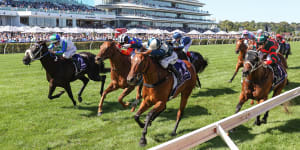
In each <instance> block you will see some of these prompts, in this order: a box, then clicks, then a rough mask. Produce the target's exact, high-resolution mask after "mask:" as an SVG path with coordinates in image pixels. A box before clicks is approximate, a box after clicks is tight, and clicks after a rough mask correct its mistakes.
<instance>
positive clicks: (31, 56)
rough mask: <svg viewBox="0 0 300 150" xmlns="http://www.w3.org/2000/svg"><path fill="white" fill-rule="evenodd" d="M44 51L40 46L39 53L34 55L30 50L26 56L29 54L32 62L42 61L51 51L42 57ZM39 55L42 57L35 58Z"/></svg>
mask: <svg viewBox="0 0 300 150" xmlns="http://www.w3.org/2000/svg"><path fill="white" fill-rule="evenodd" d="M42 49H43V45H42V46H40V49H39V50H38V51H37V52H35V53H34V54H33V53H32V52H31V50H29V49H28V50H26V52H25V54H27V53H29V56H30V58H31V61H32V62H33V61H35V60H40V59H42V58H43V57H45V56H46V55H48V54H49V51H47V52H46V53H44V54H43V55H42V53H41V51H42ZM38 54H40V57H38V58H34V57H35V56H37V55H38Z"/></svg>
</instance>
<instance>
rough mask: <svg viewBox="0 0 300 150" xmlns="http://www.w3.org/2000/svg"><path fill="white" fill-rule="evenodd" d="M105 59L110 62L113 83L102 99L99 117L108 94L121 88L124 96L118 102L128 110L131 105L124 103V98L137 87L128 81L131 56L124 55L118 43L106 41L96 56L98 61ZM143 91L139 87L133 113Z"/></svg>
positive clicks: (140, 86)
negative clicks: (117, 45)
mask: <svg viewBox="0 0 300 150" xmlns="http://www.w3.org/2000/svg"><path fill="white" fill-rule="evenodd" d="M105 59H109V60H110V65H111V72H110V75H111V82H110V83H109V85H108V87H107V88H106V89H105V90H104V92H103V95H102V97H101V99H100V102H99V107H98V116H101V115H102V106H103V102H104V99H105V97H106V95H107V94H108V93H110V92H112V91H115V90H117V89H119V88H122V89H124V90H123V92H122V94H121V95H120V96H119V98H118V101H119V103H120V104H121V105H122V106H123V107H124V108H126V107H128V106H129V105H130V103H129V102H127V103H123V98H124V97H125V96H126V95H128V94H129V93H130V92H131V91H133V90H134V88H135V85H129V84H128V83H127V79H126V78H127V75H128V73H129V70H130V66H131V62H130V56H127V55H123V54H122V53H121V52H120V49H119V48H117V47H116V43H115V42H114V41H105V42H104V43H103V44H102V45H101V47H100V51H99V53H98V55H97V56H96V61H97V62H98V61H100V60H101V61H103V60H105ZM141 89H142V85H139V86H138V88H137V95H136V101H135V102H134V103H133V107H132V109H131V111H134V109H135V107H136V105H137V103H138V101H139V100H140V99H141V94H140V93H141Z"/></svg>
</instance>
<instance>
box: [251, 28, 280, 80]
mask: <svg viewBox="0 0 300 150" xmlns="http://www.w3.org/2000/svg"><path fill="white" fill-rule="evenodd" d="M256 42H257V45H258V50H259V51H260V52H262V53H264V54H267V59H266V61H264V64H266V65H270V66H271V67H272V68H273V71H274V74H275V78H276V75H277V63H278V57H277V53H276V50H277V49H278V43H277V42H276V41H275V40H272V39H270V38H268V36H267V35H265V34H264V33H259V34H258V35H257V36H256Z"/></svg>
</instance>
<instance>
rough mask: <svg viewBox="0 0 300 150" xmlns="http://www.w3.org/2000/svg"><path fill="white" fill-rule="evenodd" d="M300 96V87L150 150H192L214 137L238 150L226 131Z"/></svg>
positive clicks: (233, 149)
mask: <svg viewBox="0 0 300 150" xmlns="http://www.w3.org/2000/svg"><path fill="white" fill-rule="evenodd" d="M298 96H300V87H297V88H295V89H293V90H290V91H287V92H285V93H283V94H280V95H278V96H276V97H273V98H271V99H269V100H267V101H265V102H263V103H261V104H258V105H256V106H253V107H251V108H249V109H246V110H244V111H240V112H239V113H237V114H234V115H232V116H229V117H227V118H224V119H222V120H219V121H217V122H215V123H212V124H210V125H207V126H205V127H203V128H200V129H198V130H195V131H193V132H190V133H188V134H185V135H183V136H180V137H178V138H176V139H173V140H170V141H168V142H165V143H163V144H160V145H158V146H155V147H152V148H151V149H150V150H182V149H190V148H193V147H195V146H197V145H199V144H201V143H204V142H206V141H208V140H210V139H213V138H214V137H216V136H218V135H220V136H221V137H222V139H223V140H224V141H225V142H226V144H227V145H228V147H229V148H230V149H232V150H237V149H238V147H237V146H236V145H235V144H234V143H233V141H232V140H231V139H230V137H229V136H228V135H227V133H226V131H229V130H231V129H233V128H235V127H237V126H239V125H240V124H243V123H244V122H246V121H248V120H250V119H251V118H253V117H256V116H258V115H260V114H262V113H264V112H266V111H268V110H270V109H272V108H274V107H276V106H278V105H280V104H282V103H284V102H287V101H289V100H291V99H293V98H295V97H298Z"/></svg>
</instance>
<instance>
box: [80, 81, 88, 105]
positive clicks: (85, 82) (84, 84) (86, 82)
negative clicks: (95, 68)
mask: <svg viewBox="0 0 300 150" xmlns="http://www.w3.org/2000/svg"><path fill="white" fill-rule="evenodd" d="M79 80H81V81H82V82H83V86H82V87H81V89H80V91H79V92H78V101H79V102H80V103H81V102H82V97H81V94H82V92H83V90H84V89H85V87H86V85H87V84H88V83H89V79H88V78H87V77H85V76H81V77H80V78H79Z"/></svg>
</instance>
